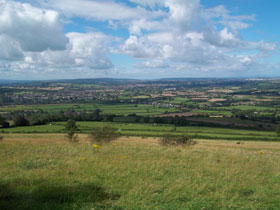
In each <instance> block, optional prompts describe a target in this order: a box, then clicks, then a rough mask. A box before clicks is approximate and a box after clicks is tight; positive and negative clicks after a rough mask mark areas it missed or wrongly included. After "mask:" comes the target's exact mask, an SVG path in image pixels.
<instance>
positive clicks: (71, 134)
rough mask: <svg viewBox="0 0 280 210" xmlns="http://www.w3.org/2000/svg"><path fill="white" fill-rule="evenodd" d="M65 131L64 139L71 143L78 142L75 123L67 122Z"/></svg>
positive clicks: (72, 121)
mask: <svg viewBox="0 0 280 210" xmlns="http://www.w3.org/2000/svg"><path fill="white" fill-rule="evenodd" d="M65 130H66V135H65V137H66V139H67V140H68V141H69V142H71V143H74V142H78V135H77V134H76V132H77V131H78V127H77V125H76V122H75V121H74V120H68V121H67V122H66V125H65Z"/></svg>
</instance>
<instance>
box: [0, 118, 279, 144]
mask: <svg viewBox="0 0 280 210" xmlns="http://www.w3.org/2000/svg"><path fill="white" fill-rule="evenodd" d="M64 125H65V122H56V123H50V124H48V125H39V126H25V127H13V128H5V129H1V130H0V132H8V133H64V132H65V130H64ZM77 125H78V128H79V132H80V133H89V132H90V131H91V130H92V128H95V127H103V126H106V125H110V126H113V127H115V128H117V130H118V131H119V132H120V134H121V135H124V136H146V137H149V136H150V137H158V136H163V135H165V134H170V133H172V134H174V135H183V134H188V135H189V136H190V137H192V138H195V139H228V140H258V141H279V140H280V138H279V137H278V136H277V135H276V133H275V132H270V131H255V130H243V129H227V128H212V127H198V126H177V127H175V126H174V125H157V124H137V123H110V122H77Z"/></svg>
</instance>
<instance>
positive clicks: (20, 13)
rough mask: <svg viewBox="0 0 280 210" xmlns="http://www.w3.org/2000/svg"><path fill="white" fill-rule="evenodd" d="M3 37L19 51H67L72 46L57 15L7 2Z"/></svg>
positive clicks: (0, 21)
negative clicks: (68, 46) (67, 46)
mask: <svg viewBox="0 0 280 210" xmlns="http://www.w3.org/2000/svg"><path fill="white" fill-rule="evenodd" d="M0 36H2V39H8V42H9V45H10V46H12V47H11V48H10V50H13V49H14V50H15V51H20V49H21V50H22V51H36V52H40V51H43V50H47V49H51V50H63V49H65V47H66V44H67V42H68V40H67V38H66V37H65V36H64V34H63V24H62V23H61V21H60V20H59V15H58V13H57V12H55V11H51V10H43V9H39V8H35V7H32V6H31V5H29V4H22V3H19V2H13V1H5V0H2V1H1V2H0ZM1 54H3V52H2V53H1ZM9 54H10V55H12V54H13V53H9ZM14 54H15V55H16V56H15V57H20V56H19V55H20V53H19V52H15V53H14Z"/></svg>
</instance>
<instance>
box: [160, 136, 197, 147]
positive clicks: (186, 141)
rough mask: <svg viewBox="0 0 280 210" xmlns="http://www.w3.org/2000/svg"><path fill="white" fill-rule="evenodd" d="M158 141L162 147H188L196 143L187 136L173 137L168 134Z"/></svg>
mask: <svg viewBox="0 0 280 210" xmlns="http://www.w3.org/2000/svg"><path fill="white" fill-rule="evenodd" d="M159 141H160V144H161V145H164V146H179V145H187V146H190V145H194V144H196V143H197V142H196V141H194V140H192V139H191V138H190V137H189V136H187V135H180V136H175V135H170V134H167V135H164V136H163V137H161V138H160V140H159Z"/></svg>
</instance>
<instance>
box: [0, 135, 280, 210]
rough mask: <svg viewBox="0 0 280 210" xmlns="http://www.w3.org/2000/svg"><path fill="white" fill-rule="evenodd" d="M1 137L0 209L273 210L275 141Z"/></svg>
mask: <svg viewBox="0 0 280 210" xmlns="http://www.w3.org/2000/svg"><path fill="white" fill-rule="evenodd" d="M79 139H80V143H78V144H71V143H67V141H66V140H64V139H63V135H57V134H50V135H49V134H32V135H31V134H24V135H23V134H5V139H4V141H3V142H2V143H0V159H1V160H3V161H1V162H0V171H1V178H0V209H32V208H33V209H51V210H53V209H280V202H279V197H280V166H279V164H278V163H279V158H280V143H276V142H271V143H270V142H243V144H242V142H241V144H237V142H236V141H213V140H211V141H207V140H198V144H196V145H195V146H191V147H184V146H179V147H163V146H160V145H159V144H158V139H155V138H146V139H142V138H138V137H129V138H126V137H122V138H119V139H118V140H116V141H113V142H112V143H110V144H106V145H104V146H101V147H100V148H98V149H96V148H93V147H92V146H91V145H90V144H89V143H88V141H87V136H86V135H79Z"/></svg>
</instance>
